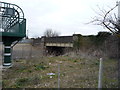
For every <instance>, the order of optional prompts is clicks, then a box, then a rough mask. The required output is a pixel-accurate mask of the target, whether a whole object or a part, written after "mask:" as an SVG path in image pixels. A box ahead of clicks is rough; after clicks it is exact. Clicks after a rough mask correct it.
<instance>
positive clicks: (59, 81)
mask: <svg viewBox="0 0 120 90" xmlns="http://www.w3.org/2000/svg"><path fill="white" fill-rule="evenodd" d="M58 90H60V64H58Z"/></svg>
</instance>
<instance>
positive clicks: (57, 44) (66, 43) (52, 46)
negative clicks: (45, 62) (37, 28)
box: [42, 36, 73, 56]
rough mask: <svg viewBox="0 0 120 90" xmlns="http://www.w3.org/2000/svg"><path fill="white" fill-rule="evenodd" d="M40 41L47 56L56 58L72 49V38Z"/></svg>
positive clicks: (65, 37) (61, 37)
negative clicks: (50, 55)
mask: <svg viewBox="0 0 120 90" xmlns="http://www.w3.org/2000/svg"><path fill="white" fill-rule="evenodd" d="M42 41H43V43H44V47H45V51H46V53H47V54H54V55H56V56H58V55H62V54H64V53H65V52H66V51H68V50H70V49H72V48H73V36H56V37H43V38H42Z"/></svg>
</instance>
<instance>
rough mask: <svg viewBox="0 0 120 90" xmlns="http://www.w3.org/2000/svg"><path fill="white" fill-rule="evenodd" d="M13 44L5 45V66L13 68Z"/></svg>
mask: <svg viewBox="0 0 120 90" xmlns="http://www.w3.org/2000/svg"><path fill="white" fill-rule="evenodd" d="M11 53H12V52H11V44H7V45H6V44H5V46H4V62H3V66H11V65H12V64H11V55H12V54H11Z"/></svg>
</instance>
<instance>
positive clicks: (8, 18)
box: [0, 2, 26, 66]
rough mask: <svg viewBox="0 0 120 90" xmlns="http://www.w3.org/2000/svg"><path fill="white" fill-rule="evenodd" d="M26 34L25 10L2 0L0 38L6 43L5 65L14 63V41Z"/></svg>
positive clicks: (0, 7)
mask: <svg viewBox="0 0 120 90" xmlns="http://www.w3.org/2000/svg"><path fill="white" fill-rule="evenodd" d="M25 36H26V19H25V18H24V12H23V10H22V9H21V8H20V7H19V6H17V5H15V4H11V3H6V2H0V38H2V42H3V44H4V61H3V66H11V65H12V63H11V62H12V61H11V55H12V47H13V46H14V45H13V42H15V41H16V42H17V41H20V40H21V39H22V38H23V37H25ZM14 44H15V43H14Z"/></svg>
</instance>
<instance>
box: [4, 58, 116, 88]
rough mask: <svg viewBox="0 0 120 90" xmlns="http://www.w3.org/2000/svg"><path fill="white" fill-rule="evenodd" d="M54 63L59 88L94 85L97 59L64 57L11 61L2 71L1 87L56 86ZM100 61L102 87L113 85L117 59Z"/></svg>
mask: <svg viewBox="0 0 120 90" xmlns="http://www.w3.org/2000/svg"><path fill="white" fill-rule="evenodd" d="M58 64H59V65H60V87H61V88H97V85H98V70H99V60H97V59H85V58H78V57H68V56H59V57H41V58H39V59H31V60H17V61H14V65H13V67H12V68H9V69H6V70H3V88H57V86H58ZM103 64H104V70H103V71H104V72H103V87H104V88H116V87H117V67H116V66H117V61H116V60H113V59H107V60H104V63H103ZM48 73H54V74H55V75H47V74H48Z"/></svg>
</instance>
